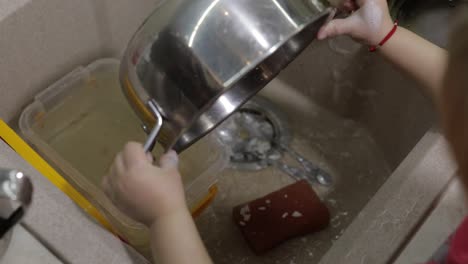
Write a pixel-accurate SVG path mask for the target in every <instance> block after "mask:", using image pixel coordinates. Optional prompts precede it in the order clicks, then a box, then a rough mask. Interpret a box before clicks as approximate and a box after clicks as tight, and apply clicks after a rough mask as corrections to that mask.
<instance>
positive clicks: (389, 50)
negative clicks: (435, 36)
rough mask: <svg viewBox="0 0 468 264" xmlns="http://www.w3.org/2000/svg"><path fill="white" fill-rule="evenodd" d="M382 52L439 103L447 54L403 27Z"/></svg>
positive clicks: (382, 48) (383, 47)
mask: <svg viewBox="0 0 468 264" xmlns="http://www.w3.org/2000/svg"><path fill="white" fill-rule="evenodd" d="M379 51H380V53H381V54H382V55H383V56H384V57H386V58H387V59H388V60H389V61H391V62H392V63H394V64H395V65H397V66H398V67H399V68H401V69H402V70H403V71H405V72H407V73H409V74H410V75H411V76H412V77H414V78H415V79H416V80H417V81H419V82H420V83H421V84H422V85H423V86H424V87H426V88H427V93H428V94H429V95H430V96H431V97H432V98H433V99H434V101H435V102H438V101H439V100H440V92H441V90H442V83H443V78H444V75H445V71H446V68H447V61H448V53H447V51H445V50H444V49H442V48H440V47H438V46H436V45H434V44H433V43H431V42H429V41H427V40H425V39H423V38H422V37H420V36H418V35H416V34H415V33H413V32H411V31H409V30H407V29H405V28H402V27H399V28H398V30H397V31H396V32H395V35H394V36H393V37H392V38H390V40H389V41H388V42H387V43H385V45H384V46H382V47H381V48H380V50H379Z"/></svg>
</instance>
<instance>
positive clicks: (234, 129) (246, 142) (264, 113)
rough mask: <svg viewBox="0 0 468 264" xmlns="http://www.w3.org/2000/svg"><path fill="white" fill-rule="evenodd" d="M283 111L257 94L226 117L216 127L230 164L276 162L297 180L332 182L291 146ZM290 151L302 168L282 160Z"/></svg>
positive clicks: (261, 166) (260, 165)
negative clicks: (227, 153)
mask: <svg viewBox="0 0 468 264" xmlns="http://www.w3.org/2000/svg"><path fill="white" fill-rule="evenodd" d="M285 120H286V119H285V118H284V115H283V114H282V113H280V112H279V111H278V110H277V109H276V108H275V107H274V105H273V104H271V103H270V102H269V101H267V100H266V99H264V98H261V97H255V98H254V99H252V100H250V101H249V102H248V103H246V104H245V105H244V106H243V107H242V108H241V109H239V110H238V111H237V112H236V113H235V114H233V115H232V116H231V117H230V118H229V119H228V120H226V121H225V122H224V123H223V124H222V125H221V126H220V127H219V128H218V130H217V132H218V135H219V137H220V139H221V141H222V142H223V143H224V145H225V146H226V147H227V148H228V150H229V152H230V161H231V162H230V167H231V168H233V169H240V170H261V169H264V168H266V167H268V166H276V167H277V168H279V169H280V170H282V171H283V172H284V173H286V174H288V175H290V176H291V177H293V178H294V179H296V180H300V179H306V180H308V181H309V182H311V183H312V182H313V183H319V184H321V185H329V184H330V183H331V177H330V176H329V175H328V173H326V172H325V171H323V170H322V169H320V168H319V167H317V166H315V165H314V164H313V163H312V162H310V161H308V160H307V159H305V158H304V157H303V156H301V155H300V154H299V153H297V152H295V151H294V150H292V149H291V148H290V147H289V141H290V133H289V130H288V125H287V123H286V121H285ZM285 154H288V155H290V156H291V157H292V158H293V159H294V160H296V161H297V163H299V164H300V165H301V166H302V168H297V167H293V166H291V165H288V164H286V163H284V162H283V161H282V158H283V156H284V155H285Z"/></svg>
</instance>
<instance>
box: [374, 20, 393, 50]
mask: <svg viewBox="0 0 468 264" xmlns="http://www.w3.org/2000/svg"><path fill="white" fill-rule="evenodd" d="M394 26H395V25H394V22H393V21H392V19H391V18H390V17H388V18H387V19H385V20H384V22H382V26H381V27H380V30H379V31H378V32H377V33H375V34H374V35H373V36H372V37H371V39H370V40H369V44H370V45H374V46H376V45H378V44H379V43H380V42H381V41H382V40H383V39H384V38H385V37H386V36H387V35H388V33H389V32H390V31H392V29H393V27H394Z"/></svg>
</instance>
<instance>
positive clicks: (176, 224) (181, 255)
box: [151, 210, 212, 264]
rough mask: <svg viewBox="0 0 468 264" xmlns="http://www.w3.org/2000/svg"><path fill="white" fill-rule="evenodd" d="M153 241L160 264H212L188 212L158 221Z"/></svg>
mask: <svg viewBox="0 0 468 264" xmlns="http://www.w3.org/2000/svg"><path fill="white" fill-rule="evenodd" d="M151 240H152V243H151V244H152V251H153V256H154V258H155V260H156V263H158V264H173V263H180V264H184V263H191V264H192V263H193V264H209V263H212V261H211V259H210V257H209V255H208V253H207V252H206V249H205V246H204V245H203V242H202V241H201V239H200V236H199V235H198V231H197V228H196V226H195V223H194V222H193V219H192V216H191V215H190V212H189V211H188V210H186V211H181V212H179V213H176V214H173V215H169V216H166V217H161V218H159V219H158V220H156V221H155V222H154V223H153V225H152V226H151Z"/></svg>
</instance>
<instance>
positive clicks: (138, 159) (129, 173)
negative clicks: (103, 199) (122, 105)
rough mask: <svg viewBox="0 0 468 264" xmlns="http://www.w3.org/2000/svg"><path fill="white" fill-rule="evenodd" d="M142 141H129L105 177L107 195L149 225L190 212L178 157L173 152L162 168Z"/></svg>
mask: <svg viewBox="0 0 468 264" xmlns="http://www.w3.org/2000/svg"><path fill="white" fill-rule="evenodd" d="M152 159H153V158H152V157H151V156H150V155H148V154H147V153H145V151H144V150H143V146H142V145H141V144H138V143H128V144H127V145H126V146H125V148H124V150H123V152H121V153H119V154H118V155H117V157H116V158H115V161H114V164H113V165H112V167H111V169H110V173H109V175H108V176H106V177H104V179H103V187H104V190H105V191H106V193H107V195H108V196H109V197H110V198H111V199H112V200H113V202H114V203H115V204H116V205H117V206H118V207H119V208H120V209H121V210H122V211H123V212H125V213H126V214H128V215H129V216H130V217H132V218H134V219H135V220H137V221H140V222H142V223H144V224H146V225H148V226H151V224H153V222H154V221H155V220H156V219H157V218H160V217H165V216H169V215H172V214H175V213H179V212H181V211H182V212H184V211H187V205H186V203H185V197H184V188H183V184H182V179H181V177H180V174H179V172H178V169H177V166H178V157H177V154H176V153H175V152H173V151H171V152H169V153H168V154H166V155H164V156H162V157H161V159H160V167H157V166H154V165H153V164H152V161H153V160H152Z"/></svg>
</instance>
